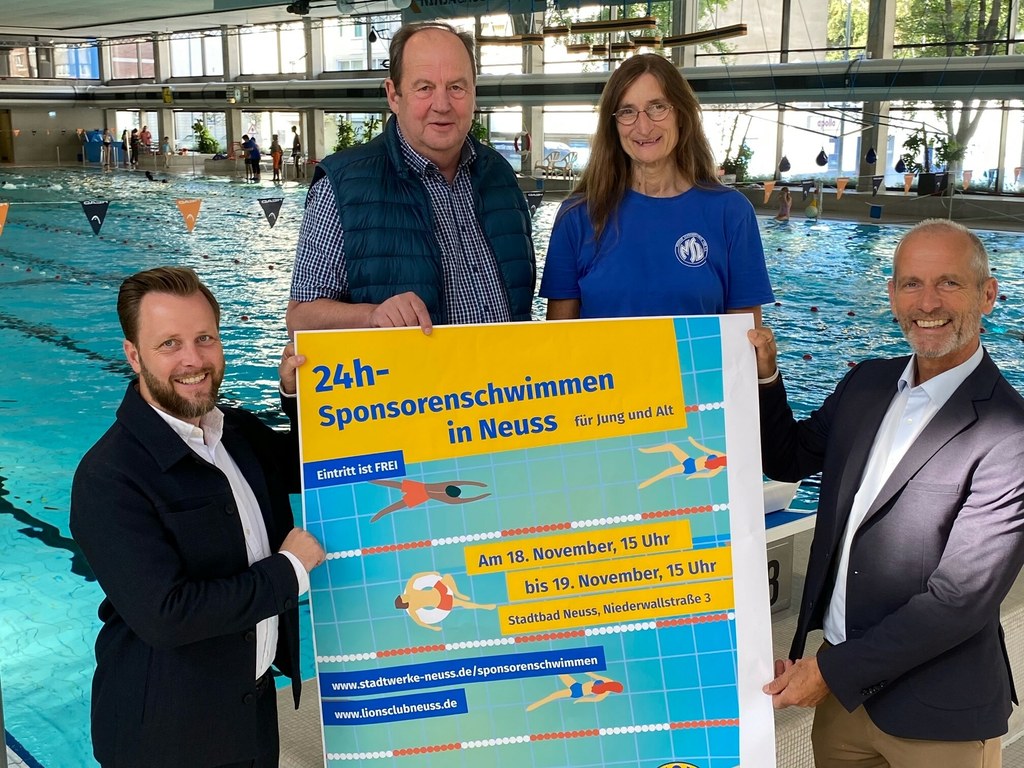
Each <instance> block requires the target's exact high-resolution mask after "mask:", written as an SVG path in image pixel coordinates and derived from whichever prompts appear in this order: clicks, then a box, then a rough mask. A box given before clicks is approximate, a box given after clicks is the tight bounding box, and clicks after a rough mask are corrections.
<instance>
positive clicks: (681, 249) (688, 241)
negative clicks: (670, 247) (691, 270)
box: [676, 232, 708, 267]
mask: <svg viewBox="0 0 1024 768" xmlns="http://www.w3.org/2000/svg"><path fill="white" fill-rule="evenodd" d="M676 258H677V259H679V263H680V264H682V265H683V266H684V267H699V266H702V265H703V264H704V262H705V261H707V260H708V241H707V240H705V239H704V238H703V237H701V236H700V235H699V234H697V233H696V232H688V233H687V234H685V235H683V236H682V237H680V238H679V239H678V240H676Z"/></svg>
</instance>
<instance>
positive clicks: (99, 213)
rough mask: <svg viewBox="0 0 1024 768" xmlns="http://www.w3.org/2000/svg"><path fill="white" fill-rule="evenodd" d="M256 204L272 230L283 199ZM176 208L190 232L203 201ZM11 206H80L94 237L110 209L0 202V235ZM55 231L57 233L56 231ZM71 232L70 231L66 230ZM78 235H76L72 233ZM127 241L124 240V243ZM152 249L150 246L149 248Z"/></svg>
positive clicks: (87, 203)
mask: <svg viewBox="0 0 1024 768" xmlns="http://www.w3.org/2000/svg"><path fill="white" fill-rule="evenodd" d="M256 202H257V203H258V204H259V206H260V209H261V210H262V211H263V216H264V218H265V219H266V221H267V224H268V225H269V226H270V228H271V229H273V227H274V225H275V224H276V223H277V222H278V220H279V219H280V214H281V206H282V204H283V203H284V198H283V197H264V198H257V199H256ZM175 203H176V205H177V206H178V211H179V212H180V213H181V218H182V220H183V221H184V223H185V228H186V229H187V230H188V231H189V233H191V232H192V230H193V229H194V228H195V226H196V222H197V221H198V220H199V208H200V207H201V206H202V204H203V201H202V199H199V198H191V199H186V198H178V199H176V200H175ZM12 205H43V206H53V205H81V206H82V210H83V211H84V212H85V218H86V220H87V221H88V222H89V226H90V227H91V228H92V233H93V234H94V235H99V233H100V229H101V228H102V227H103V222H104V221H105V220H106V218H107V210H108V209H109V207H110V201H109V200H81V201H53V202H14V203H12V202H10V201H4V202H0V235H2V234H3V231H4V225H5V224H6V222H7V214H8V212H9V211H10V207H11V206H12ZM128 218H141V217H135V216H128ZM55 231H59V230H56V229H55ZM67 231H68V232H71V230H67ZM74 234H78V233H74ZM127 242H128V241H127V240H126V241H125V243H127ZM150 247H152V246H150Z"/></svg>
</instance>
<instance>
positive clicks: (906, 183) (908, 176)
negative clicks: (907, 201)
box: [903, 173, 914, 195]
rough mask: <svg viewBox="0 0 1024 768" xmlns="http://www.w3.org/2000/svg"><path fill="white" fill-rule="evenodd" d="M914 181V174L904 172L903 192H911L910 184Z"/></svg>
mask: <svg viewBox="0 0 1024 768" xmlns="http://www.w3.org/2000/svg"><path fill="white" fill-rule="evenodd" d="M913 183H914V174H912V173H904V174H903V194H905V195H906V194H908V193H909V192H910V185H911V184H913Z"/></svg>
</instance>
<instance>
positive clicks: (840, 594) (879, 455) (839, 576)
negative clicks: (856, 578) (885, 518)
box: [823, 344, 983, 645]
mask: <svg viewBox="0 0 1024 768" xmlns="http://www.w3.org/2000/svg"><path fill="white" fill-rule="evenodd" d="M982 355H983V352H982V347H981V345H980V344H979V345H978V349H977V350H975V352H974V354H973V355H971V356H970V357H969V358H968V359H967V360H966V361H965V362H963V363H961V364H960V365H958V366H957V367H955V368H951V369H950V370H948V371H944V372H943V373H940V374H939V375H938V376H934V377H932V378H930V379H928V381H926V382H924V383H923V384H919V385H916V386H915V385H914V383H913V382H914V370H915V362H916V359H917V358H916V356H915V357H911V358H910V362H909V363H907V367H906V369H905V370H904V371H903V375H902V376H900V380H899V382H897V385H896V396H895V397H893V399H892V402H891V403H890V404H889V410H888V411H886V413H885V418H883V419H882V424H881V425H880V426H879V428H878V432H877V433H876V434H875V442H874V444H873V445H872V446H871V453H870V454H869V456H868V463H867V465H866V466H865V467H864V477H863V478H861V481H860V488H859V489H858V490H857V495H856V496H854V498H853V505H852V506H851V507H850V516H849V518H848V519H847V522H846V531H845V532H844V533H843V541H842V549H841V551H840V557H839V564H838V565H837V571H836V583H835V587H834V588H833V590H832V601H831V602H830V603H829V605H828V610H827V611H825V619H824V622H823V629H824V632H825V639H826V640H828V641H829V642H830V643H831V644H832V645H837V644H838V643H842V642H844V641H845V640H846V586H847V584H846V582H847V577H848V573H849V566H850V546H851V545H852V544H853V538H854V536H855V535H856V533H857V529H858V528H860V525H861V523H862V522H864V517H865V515H867V512H868V510H869V509H870V508H871V505H872V503H874V501H875V497H876V496H878V492H879V491H881V490H882V486H883V485H885V481H886V480H888V479H889V475H891V474H892V471H893V469H895V468H896V465H897V464H899V463H900V459H902V458H903V456H904V455H905V454H906V452H907V451H908V450H909V448H910V446H911V445H913V444H914V441H915V440H916V439H917V437H918V435H920V434H921V431H922V430H923V429H924V428H925V427H926V426H927V425H928V422H930V421H931V420H932V418H933V417H934V416H935V414H936V413H938V412H939V410H940V409H941V408H942V406H944V405H945V404H946V401H947V400H949V398H950V397H951V396H952V395H953V393H954V392H955V391H956V389H957V387H959V386H960V385H961V384H963V383H964V380H965V379H966V378H967V377H968V376H970V375H971V374H972V373H974V370H975V369H976V368H977V367H978V365H979V364H980V363H981V358H982Z"/></svg>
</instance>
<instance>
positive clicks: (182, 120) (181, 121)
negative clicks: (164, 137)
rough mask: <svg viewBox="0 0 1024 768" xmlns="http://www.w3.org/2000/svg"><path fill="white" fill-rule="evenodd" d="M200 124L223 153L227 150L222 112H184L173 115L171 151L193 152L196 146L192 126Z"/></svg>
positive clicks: (225, 127)
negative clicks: (183, 150)
mask: <svg viewBox="0 0 1024 768" xmlns="http://www.w3.org/2000/svg"><path fill="white" fill-rule="evenodd" d="M196 123H202V124H203V125H204V126H206V128H207V129H208V130H209V131H210V134H211V135H212V136H213V138H214V140H215V141H216V142H217V144H218V145H219V147H220V151H221V152H223V151H225V150H226V149H227V136H228V128H227V123H226V121H225V119H224V113H223V112H184V111H180V112H179V111H176V112H175V113H174V144H173V149H174V151H175V152H177V151H178V150H180V149H187V150H190V151H192V150H195V149H196V146H197V144H198V141H197V140H196V132H195V129H194V126H195V124H196Z"/></svg>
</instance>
